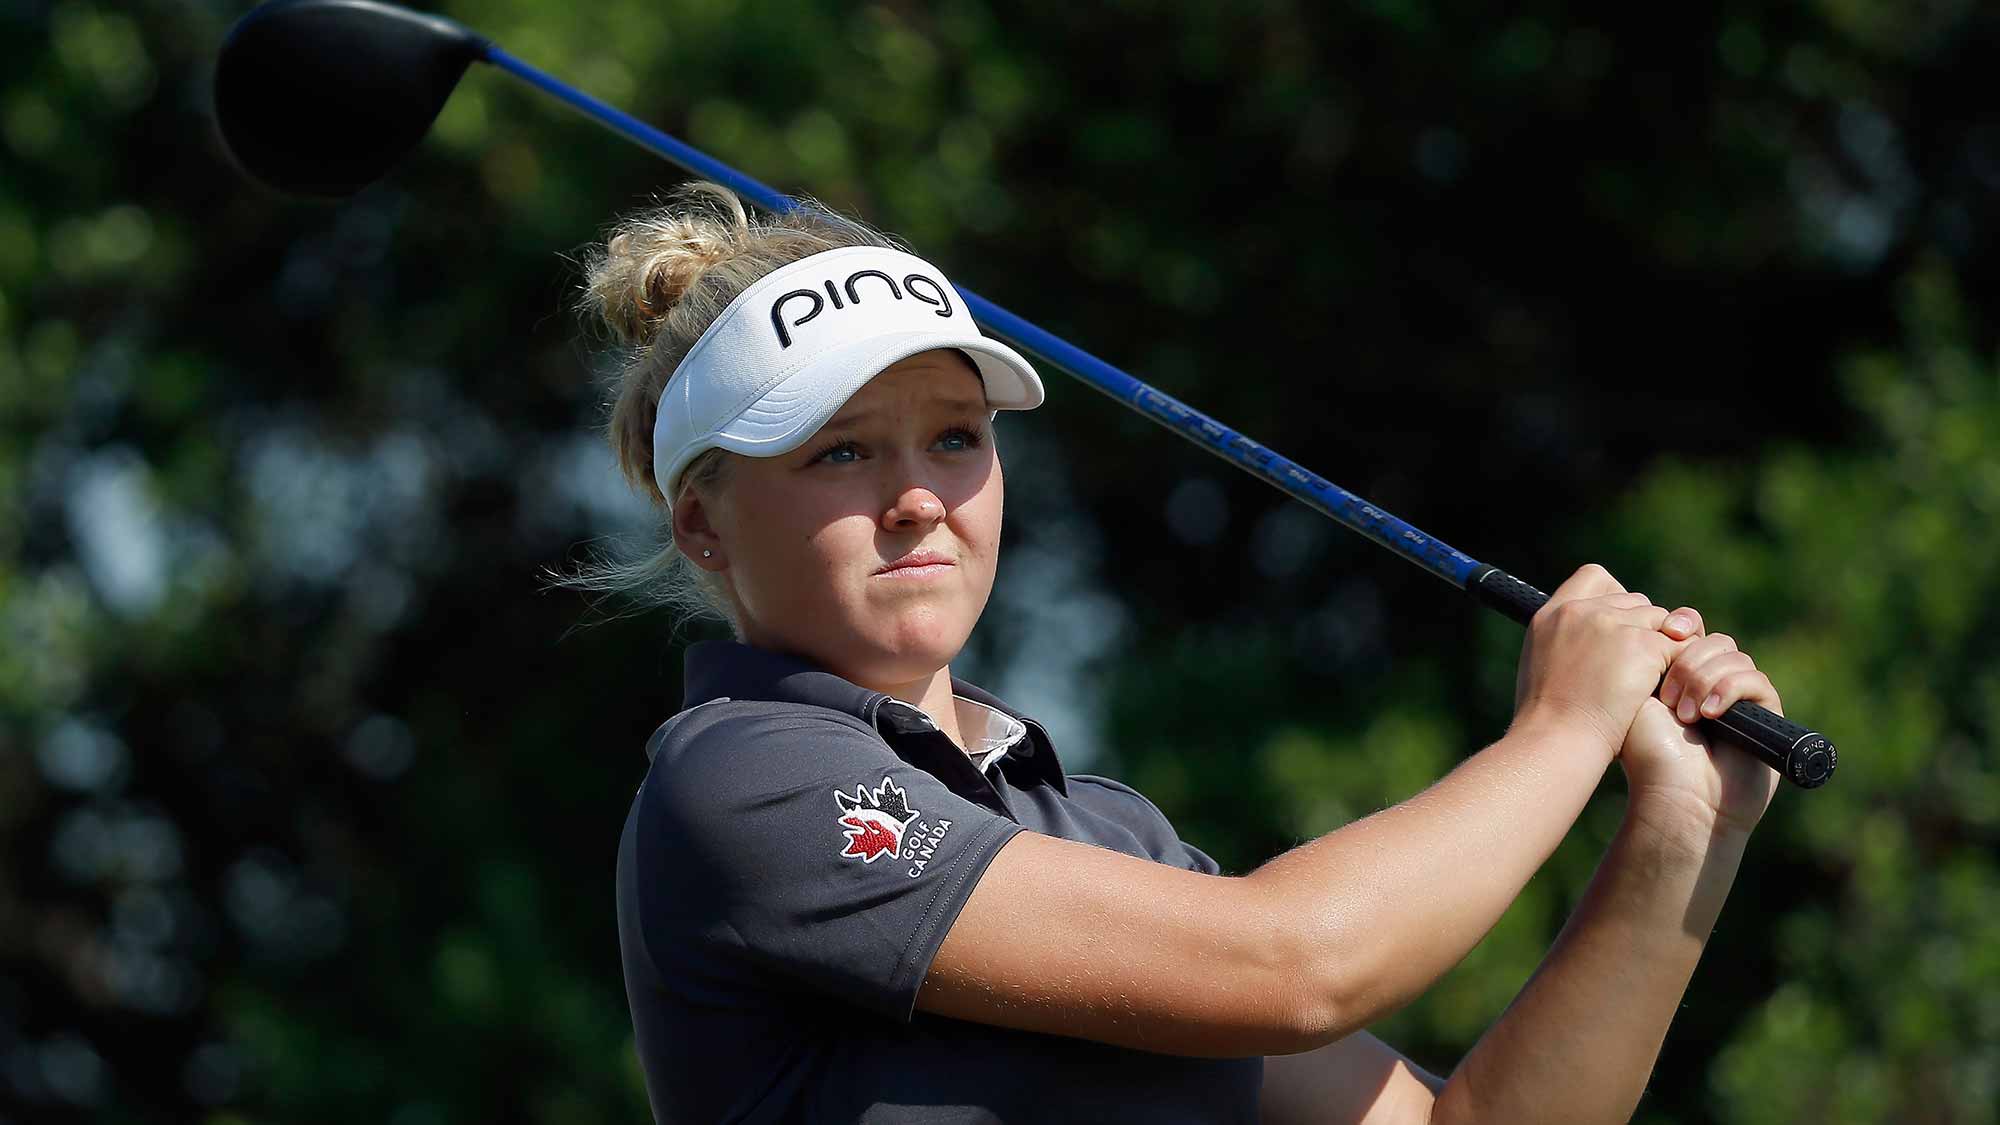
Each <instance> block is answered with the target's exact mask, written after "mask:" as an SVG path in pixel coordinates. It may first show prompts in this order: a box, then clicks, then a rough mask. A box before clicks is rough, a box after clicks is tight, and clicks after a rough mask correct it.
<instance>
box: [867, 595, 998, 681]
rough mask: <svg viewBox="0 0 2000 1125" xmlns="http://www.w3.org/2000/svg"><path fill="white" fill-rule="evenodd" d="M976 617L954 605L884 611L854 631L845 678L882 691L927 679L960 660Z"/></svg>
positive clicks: (878, 612) (902, 606)
mask: <svg viewBox="0 0 2000 1125" xmlns="http://www.w3.org/2000/svg"><path fill="white" fill-rule="evenodd" d="M977 618H978V614H977V613H973V612H968V611H966V610H964V609H962V608H960V607H959V606H957V605H955V604H951V603H946V604H935V603H932V604H924V605H899V606H884V607H881V608H880V609H879V610H878V611H877V612H876V613H874V614H871V615H870V618H869V620H868V621H866V622H863V623H859V625H860V627H859V628H858V629H856V630H855V632H856V633H857V634H858V635H857V637H856V639H857V640H858V641H859V642H860V643H859V644H857V645H855V646H854V650H853V651H851V653H850V660H851V662H852V668H851V670H850V671H849V672H848V673H847V678H848V679H851V680H853V681H854V682H855V683H858V684H861V685H862V686H864V687H872V688H875V689H876V690H878V691H887V690H889V689H890V687H892V686H893V687H897V688H902V687H906V686H908V685H909V684H912V683H915V682H917V681H920V680H924V679H928V678H929V677H930V676H931V675H932V674H934V673H936V672H937V670H938V669H940V668H943V667H945V666H946V665H948V664H950V663H951V662H952V661H953V660H954V659H956V658H957V656H958V653H959V650H960V649H963V648H964V647H965V640H966V638H967V637H969V636H971V635H972V626H973V623H974V621H975V620H976V619H977Z"/></svg>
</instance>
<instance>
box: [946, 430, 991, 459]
mask: <svg viewBox="0 0 2000 1125" xmlns="http://www.w3.org/2000/svg"><path fill="white" fill-rule="evenodd" d="M985 440H986V435H985V434H982V433H980V432H979V429H978V427H976V426H968V425H958V426H953V427H951V428H950V429H948V430H946V431H945V432H944V433H942V434H939V435H938V445H940V446H942V447H943V448H944V450H945V452H947V453H963V452H965V451H966V450H969V449H978V448H979V446H980V443H982V442H984V441H985Z"/></svg>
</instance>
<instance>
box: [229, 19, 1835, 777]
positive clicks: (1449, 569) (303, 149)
mask: <svg viewBox="0 0 2000 1125" xmlns="http://www.w3.org/2000/svg"><path fill="white" fill-rule="evenodd" d="M474 62H484V63H488V64H491V65H493V66H495V67H498V68H499V69H501V70H503V71H506V72H507V73H508V74H511V75H513V76H514V77H516V78H519V79H521V80H522V81H524V82H527V83H528V84H529V85H531V86H534V87H535V88H537V89H539V90H541V91H543V92H545V93H548V94H551V95H553V96H555V97H557V98H559V99H561V100H562V101H564V102H566V103H568V104H569V105H570V106H571V107H573V108H575V109H577V110H578V111H580V112H582V113H583V114H584V115H586V116H588V117H590V118H591V119H593V120H595V121H597V122H599V123H600V124H602V125H605V126H607V127H608V128H610V129H612V130H613V131H615V132H617V133H618V134H620V135H621V136H624V137H626V138H627V139H629V140H632V141H635V142H637V143H638V144H639V145H641V146H643V147H645V148H647V149H650V150H651V151H653V152H655V153H657V154H659V155H660V156H663V157H665V158H666V159H667V160H669V161H671V162H673V163H674V164H677V165H679V166H680V167H681V168H683V169H685V170H687V171H689V172H691V173H693V174H695V175H697V176H701V177H704V178H706V179H710V180H714V181H716V182H718V183H721V184H724V185H726V186H728V187H729V188H731V189H733V190H734V191H736V192H737V193H738V194H739V195H742V196H744V197H745V198H748V199H750V200H751V201H753V202H755V203H756V204H757V205H758V206H760V207H763V208H765V209H766V210H769V211H773V212H779V213H782V212H786V211H790V210H794V209H796V208H799V207H801V206H804V205H803V204H800V203H799V202H798V201H796V200H793V199H791V198H790V197H788V196H786V195H784V194H782V193H781V192H779V191H777V190H775V189H773V188H771V187H769V186H767V185H765V184H762V183H759V182H758V181H756V180H754V179H751V178H750V177H748V176H745V175H743V174H742V173H740V172H738V171H736V170H735V169H733V168H730V167H728V166H727V165H725V164H723V163H721V162H720V161H717V160H715V159H713V158H712V157H709V156H707V155H706V154H704V153H702V152H700V151H698V150H696V149H694V148H692V147H690V146H688V145H687V144H684V143H683V142H681V141H678V140H676V139H674V138H673V137H670V136H668V135H667V134H665V133H663V132H661V131H659V130H658V129H655V128H653V127H652V126H650V125H647V124H646V123H644V122H642V121H639V120H638V119H636V118H634V117H632V116H631V115H629V114H626V113H624V112H622V111H621V110H618V109H617V108H615V107H613V106H610V105H607V104H605V103H603V102H601V101H598V100H597V99H595V98H593V97H591V96H589V95H588V94H585V93H583V92H581V91H579V90H576V89H574V88H572V87H570V86H568V85H565V84H564V83H562V82H559V81H557V80H556V79H554V78H552V77H550V76H549V75H547V74H544V73H542V72H541V71H539V70H536V69H535V68H534V67H531V66H529V65H528V64H526V63H524V62H522V61H520V60H519V59H516V58H514V57H513V56H511V55H508V54H507V53H506V52H504V51H502V50H500V49H499V48H498V47H496V46H495V45H494V44H493V43H491V42H490V41H488V40H486V39H484V38H482V37H481V36H479V35H476V34H474V33H472V32H471V31H468V30H466V29H465V28H463V27H460V26H459V25H457V24H455V23H452V22H451V21H449V20H446V19H443V18H440V17H437V16H431V15H425V14H421V13H417V12H412V11H410V10H408V9H405V8H400V7H397V6H395V5H392V4H385V3H379V2H377V0H270V2H268V3H265V4H263V5H261V6H259V7H257V8H256V9H254V10H252V11H251V12H250V13H249V14H248V15H246V16H244V17H243V18H242V19H241V20H240V21H238V22H237V24H236V26H235V27H234V28H233V29H232V30H231V31H230V33H229V36H228V37H227V39H225V41H224V42H223V45H222V49H221V53H220V57H219V58H218V60H217V63H216V71H215V112H216V119H217V122H218V124H219V126H220V129H221V133H222V137H223V140H224V142H225V143H226V144H227V146H228V149H229V151H230V152H231V154H232V155H233V156H234V157H235V159H236V160H237V161H238V163H240V164H241V165H242V167H243V168H244V169H245V170H246V171H247V172H248V173H250V174H251V175H253V176H255V177H257V178H259V179H262V180H264V181H265V182H267V183H269V184H271V185H273V186H275V187H277V188H279V189H280V190H283V191H288V192H293V193H299V194H306V195H318V196H342V195H347V194H350V193H352V192H354V191H357V190H359V189H360V188H362V187H364V186H366V185H367V184H368V183H370V182H372V181H374V180H375V179H377V178H378V177H380V176H382V175H383V174H384V173H386V172H387V171H388V170H389V169H390V167H392V166H393V165H394V164H395V163H396V161H398V160H400V159H401V158H402V157H403V155H404V154H405V153H406V152H408V151H409V150H410V149H411V148H413V147H415V146H416V144H417V143H418V142H419V141H420V140H422V139H423V136H424V134H425V133H426V132H427V131H428V130H429V129H430V126H431V123H432V122H433V121H434V120H436V118H437V115H438V112H439V111H440V110H441V109H443V107H444V103H445V101H446V99H448V98H449V97H450V96H451V92H452V90H453V89H454V88H455V87H456V86H457V84H458V81H459V79H460V78H461V77H463V75H464V74H465V70H466V68H467V67H469V66H470V65H471V64H472V63H474ZM959 293H960V295H961V296H962V297H963V298H964V300H965V303H966V307H967V308H969V309H970V310H971V311H972V315H973V317H974V319H975V320H977V321H978V322H979V323H980V325H981V326H982V327H984V328H986V329H987V330H989V331H991V332H992V333H993V334H994V335H996V336H998V337H1000V338H1001V339H1003V340H1006V341H1007V342H1008V343H1010V344H1013V345H1014V346H1016V347H1018V348H1021V349H1023V350H1025V351H1030V352H1033V353H1035V354H1036V355H1039V356H1041V357H1042V358H1043V359H1044V360H1046V361H1048V362H1049V363H1051V364H1053V365H1054V366H1056V367H1059V368H1061V369H1063V370H1064V371H1067V372H1069V373H1070V374H1071V375H1073V376H1075V377H1076V378H1078V379H1081V380H1083V381H1084V382H1085V383H1087V384H1089V385H1090V386H1092V387H1094V388H1096V389H1097V390H1099V391H1102V392H1103V393H1105V394H1107V395H1109V396H1111V397H1112V398H1114V399H1117V400H1118V401H1119V402H1121V403H1124V404H1125V405H1126V406H1128V407H1131V408H1132V409H1134V410H1137V411H1139V412H1140V413H1141V414H1144V415H1145V416H1147V417H1148V418H1151V419H1152V420H1154V421H1155V422H1158V423H1160V424H1161V425H1164V426H1166V427H1167V428H1168V429H1171V430H1173V431H1174V432H1175V433H1177V434H1180V435H1181V436H1182V437H1184V438H1186V439H1188V440H1189V441H1192V442H1194V443H1195V444H1196V445H1199V446H1201V447H1202V448H1204V449H1206V450H1208V451H1209V452H1211V453H1214V454H1215V455H1217V456H1219V457H1222V458H1224V459H1226V460H1228V461H1231V462H1234V463H1235V464H1236V465H1238V466H1240V467H1241V468H1243V469H1244V470H1246V471H1248V472H1250V473H1252V474H1254V475H1256V476H1258V477H1261V478H1263V479H1264V480H1266V481H1268V482H1270V483H1271V484H1272V485H1274V486H1276V487H1277V488H1278V489H1280V490H1282V491H1283V492H1285V493H1286V494H1288V495H1290V496H1292V497H1294V498H1295V499H1297V500H1299V501H1300V502H1301V503H1303V504H1305V505H1307V506H1308V507H1311V508H1313V509H1314V510H1316V511H1319V512H1321V513H1323V514H1325V515H1327V516H1329V517H1331V518H1332V519H1334V520H1336V521H1338V522H1339V523H1341V524H1343V525H1345V526H1346V527H1348V528H1350V529H1352V530H1354V531H1357V532H1359V533H1361V534H1362V535H1365V536H1367V537H1368V538H1370V539H1372V540H1374V541H1375V542H1376V543H1378V544H1380V545H1382V546H1384V547H1386V548H1388V549H1389V550H1391V551H1394V552H1395V553H1397V554H1399V555H1401V556H1403V557H1404V558H1406V559H1408V560H1409V561H1411V562H1413V563H1416V564H1417V565H1418V566H1421V567H1423V568H1424V569H1426V570H1428V571H1430V572H1431V573H1433V574H1435V575H1437V576H1438V577H1440V578H1442V579H1444V580H1445V581H1447V582H1449V583H1451V584H1452V585H1454V586H1456V587H1458V588H1459V589H1461V590H1465V591H1466V592H1468V593H1470V594H1472V595H1473V596H1474V597H1476V598H1477V599H1478V600H1479V601H1480V602H1482V603H1484V604H1485V605H1487V606H1488V607H1490V608H1492V609H1494V610H1497V611H1499V612H1500V613H1503V614H1505V615H1507V616H1508V617H1511V618H1513V619H1514V620H1515V621H1517V622H1520V623H1521V624H1523V625H1525V624H1527V623H1528V622H1529V620H1530V619H1531V618H1532V617H1533V616H1534V614H1535V611H1536V610H1538V609H1540V608H1541V607H1542V605H1543V604H1544V603H1546V602H1547V601H1548V595H1547V594H1545V593H1543V592H1542V591H1540V590H1538V589H1536V588H1535V587H1534V586H1532V585H1529V584H1528V583H1526V582H1523V581H1521V580H1520V579H1518V578H1515V577H1514V576H1513V575H1511V574H1508V573H1506V572H1505V571H1503V570H1501V569H1499V568H1498V567H1495V566H1492V565H1489V564H1486V563H1481V562H1479V561H1477V560H1475V559H1473V558H1471V557H1470V556H1468V555H1466V554H1464V553H1462V552H1460V551H1458V550H1457V549H1455V548H1453V547H1451V546H1448V545H1447V544H1445V543H1443V542H1441V541H1439V540H1437V539H1435V538H1433V537H1431V536H1429V535H1426V534H1424V533H1423V532H1421V531H1419V530H1417V529H1416V528H1414V527H1411V526H1410V525H1409V524H1407V523H1404V522H1403V521H1402V520H1400V519H1397V518H1396V517H1395V516H1393V515H1390V514H1389V513H1388V512H1385V511H1383V510H1382V509H1380V508H1378V507H1376V506H1374V505H1372V504H1369V503H1367V502H1366V501H1364V500H1362V499H1361V498H1360V497H1358V496H1356V495H1354V494H1353V493H1351V492H1348V491H1347V490H1346V489H1343V488H1341V487H1339V486H1338V485H1335V484H1333V483H1331V482H1329V481H1327V480H1324V479H1322V478H1321V477H1319V476H1318V475H1317V474H1314V473H1312V472H1310V471H1308V470H1306V469H1304V468H1303V467H1301V466H1299V465H1298V464H1296V463H1294V462H1293V461H1291V460H1289V459H1288V458H1285V457H1283V456H1280V455H1279V454H1277V453H1276V452H1274V451H1272V450H1270V449H1267V448H1265V447H1264V446H1262V445H1260V444H1258V443H1257V442H1255V441H1252V440H1251V439H1249V438H1247V437H1245V436H1243V435H1242V434H1239V433H1237V432H1236V431H1234V430H1232V429H1230V428H1229V427H1227V426H1224V425H1222V424H1221V423H1219V422H1217V421H1215V420H1214V419H1212V418H1210V417H1209V416H1208V415H1206V414H1203V413H1202V412H1201V411H1199V410H1196V409H1194V408H1192V407H1190V406H1188V405H1186V404H1184V403H1182V402H1179V401H1177V400H1176V399H1174V398H1172V397H1171V396H1169V395H1166V394H1163V393H1161V392H1160V391H1157V390H1155V389H1153V388H1152V387H1150V386H1148V385H1146V384H1145V383H1143V382H1141V381H1139V380H1138V379H1136V378H1133V377H1132V376H1131V375H1128V374H1126V373H1125V372H1123V371H1121V370H1119V369H1118V368H1116V367H1113V366H1112V365H1111V364H1108V363H1106V362H1104V361H1103V360H1101V359H1098V358H1097V357H1096V356H1093V355H1091V354H1090V353H1088V352H1086V351H1084V350H1082V349H1081V348H1078V347H1076V346H1074V345H1072V344H1070V343H1068V342H1067V341H1065V340H1062V339H1060V338H1059V337H1056V336H1054V335H1051V334H1050V333H1048V332H1045V331H1043V330H1042V329H1040V328H1038V327H1036V326H1035V325H1033V324H1030V323H1029V322H1028V321H1026V320H1023V319H1022V318H1020V317H1018V316H1016V315H1014V314H1013V313H1010V312H1008V311H1007V310H1005V309H1002V308H1000V307H999V306H997V305H995V304H993V303H992V302H990V301H988V300H986V299H984V298H982V297H980V296H979V295H977V294H976V293H973V292H970V291H969V290H966V289H965V288H963V287H962V286H961V287H959ZM1702 723H1703V725H1704V728H1705V729H1706V730H1707V731H1708V732H1709V733H1716V732H1717V730H1718V728H1719V730H1720V731H1721V732H1726V733H1727V734H1728V736H1729V738H1730V740H1731V741H1734V742H1736V743H1738V744H1740V745H1742V746H1743V747H1744V748H1746V749H1748V750H1750V751H1751V752H1752V753H1754V754H1756V755H1757V756H1758V757H1759V758H1760V759H1762V760H1763V761H1764V762H1766V763H1767V764H1769V765H1770V766H1771V768H1772V769H1775V770H1777V771H1778V772H1779V773H1780V774H1781V775H1783V776H1784V777H1785V778H1786V779H1788V780H1790V781H1791V782H1793V783H1794V784H1797V785H1799V786H1801V787H1803V788H1808V789H1810V788H1814V787H1817V786H1819V785H1822V784H1824V783H1825V782H1826V781H1827V779H1828V778H1830V777H1831V776H1832V775H1833V770H1834V766H1835V764H1836V762H1837V755H1836V753H1835V750H1834V747H1833V744H1832V743H1831V742H1830V741H1828V740H1827V739H1826V738H1825V737H1824V736H1823V735H1821V734H1819V733H1817V732H1815V731H1812V730H1809V729H1807V728H1806V727H1803V726H1801V725H1799V724H1798V723H1795V722H1793V721H1791V720H1789V719H1786V718H1784V717H1782V716H1779V715H1775V714H1773V713H1771V712H1770V711H1769V710H1767V709H1765V708H1763V707H1760V706H1758V705H1756V704H1754V703H1749V702H1738V703H1736V704H1734V705H1732V706H1731V707H1730V708H1729V710H1728V711H1726V712H1725V713H1724V714H1722V715H1721V716H1719V717H1717V718H1715V719H1704V720H1702Z"/></svg>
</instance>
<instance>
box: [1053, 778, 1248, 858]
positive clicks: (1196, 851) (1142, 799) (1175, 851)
mask: <svg viewBox="0 0 2000 1125" xmlns="http://www.w3.org/2000/svg"><path fill="white" fill-rule="evenodd" d="M1069 785H1070V796H1071V797H1072V798H1073V799H1075V800H1078V801H1080V802H1083V803H1085V804H1087V805H1090V806H1092V807H1094V808H1096V809H1098V811H1100V812H1105V813H1107V814H1109V815H1112V816H1114V817H1116V818H1117V819H1118V821H1119V822H1120V823H1122V824H1124V825H1125V826H1126V827H1127V828H1129V829H1130V830H1131V831H1132V834H1133V835H1134V836H1136V837H1138V839H1139V842H1140V844H1141V846H1143V847H1144V848H1145V849H1146V852H1147V854H1148V855H1149V856H1150V857H1151V858H1152V859H1153V860H1155V861H1156V862H1159V863H1166V864H1171V865H1173V866H1175V867H1180V868H1185V869H1186V870H1189V871H1195V872H1199V873H1201V874H1203V875H1220V874H1222V865H1221V864H1219V863H1217V862H1215V860H1213V859H1211V858H1210V857H1209V854H1208V853H1207V852H1204V851H1202V850H1201V849H1200V848H1197V847H1195V846H1194V845H1193V844H1190V843H1188V842H1187V841H1185V840H1183V839H1181V838H1180V834H1179V833H1177V832H1175V831H1174V826H1173V822H1171V821H1169V820H1168V819H1167V814H1166V813H1163V812H1161V811H1160V807H1159V806H1158V805H1155V804H1154V803H1153V802H1152V801H1150V800H1147V799H1146V796H1145V794H1143V793H1141V792H1139V791H1138V790H1137V789H1134V788H1132V787H1131V786H1129V785H1127V784H1125V783H1124V782H1122V781H1114V780H1112V779H1111V778H1108V777H1100V776H1098V775H1096V774H1088V773H1073V774H1070V775H1069Z"/></svg>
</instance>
